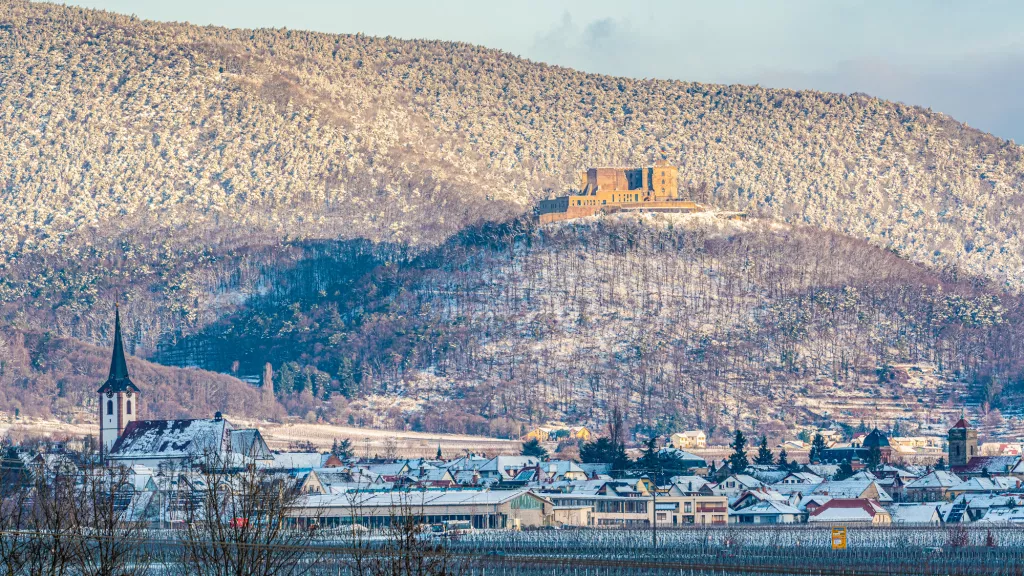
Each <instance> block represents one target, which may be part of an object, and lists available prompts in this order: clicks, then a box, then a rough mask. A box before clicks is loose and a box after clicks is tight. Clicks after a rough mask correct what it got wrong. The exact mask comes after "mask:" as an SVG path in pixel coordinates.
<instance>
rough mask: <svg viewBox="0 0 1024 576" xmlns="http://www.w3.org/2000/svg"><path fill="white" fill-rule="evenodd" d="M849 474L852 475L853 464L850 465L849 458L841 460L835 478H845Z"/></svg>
mask: <svg viewBox="0 0 1024 576" xmlns="http://www.w3.org/2000/svg"><path fill="white" fill-rule="evenodd" d="M850 476H853V466H851V465H850V461H849V460H843V462H842V463H841V464H839V472H836V477H835V478H834V479H835V480H846V479H847V478H849V477H850Z"/></svg>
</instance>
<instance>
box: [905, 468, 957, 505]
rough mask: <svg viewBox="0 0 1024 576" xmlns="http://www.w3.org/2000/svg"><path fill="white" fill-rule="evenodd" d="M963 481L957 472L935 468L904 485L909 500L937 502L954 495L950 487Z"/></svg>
mask: <svg viewBox="0 0 1024 576" xmlns="http://www.w3.org/2000/svg"><path fill="white" fill-rule="evenodd" d="M961 482H963V480H961V479H960V477H958V476H957V475H956V474H953V473H952V472H949V471H947V470H933V471H931V472H929V473H928V474H925V475H924V476H922V477H920V478H918V479H917V480H912V481H910V482H908V483H907V484H906V485H905V486H904V487H903V493H904V495H905V496H906V499H907V500H912V501H917V502H926V501H927V502H935V501H939V500H948V499H950V498H951V497H952V496H951V495H950V494H948V492H949V489H950V488H952V487H953V486H956V485H958V484H960V483H961Z"/></svg>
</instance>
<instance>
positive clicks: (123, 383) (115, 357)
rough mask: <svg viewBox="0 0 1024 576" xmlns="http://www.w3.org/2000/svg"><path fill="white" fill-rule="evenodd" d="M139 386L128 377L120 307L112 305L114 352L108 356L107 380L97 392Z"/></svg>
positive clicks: (134, 389) (136, 390) (130, 388)
mask: <svg viewBox="0 0 1024 576" xmlns="http://www.w3.org/2000/svg"><path fill="white" fill-rule="evenodd" d="M125 390H132V391H134V392H138V391H139V388H138V387H137V386H136V385H135V384H134V383H133V382H132V381H131V378H129V377H128V362H127V361H125V358H124V342H122V340H121V309H120V308H119V307H117V306H116V305H115V306H114V352H113V354H112V355H111V357H110V373H109V374H108V376H107V381H106V382H104V383H103V386H101V387H100V389H99V390H97V392H124V391H125Z"/></svg>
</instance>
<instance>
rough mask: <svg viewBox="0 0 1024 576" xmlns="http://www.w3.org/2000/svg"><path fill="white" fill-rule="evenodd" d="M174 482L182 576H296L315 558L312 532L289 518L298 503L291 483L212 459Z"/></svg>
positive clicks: (246, 465)
mask: <svg viewBox="0 0 1024 576" xmlns="http://www.w3.org/2000/svg"><path fill="white" fill-rule="evenodd" d="M181 478H182V479H181V481H179V483H178V486H179V487H178V490H179V491H180V492H181V493H180V494H179V495H178V498H179V501H180V502H181V503H182V508H183V510H182V511H183V513H184V520H185V522H184V528H182V529H181V533H180V535H179V536H180V539H181V543H182V547H183V552H184V554H183V558H182V560H181V563H180V567H181V570H182V573H183V574H188V575H189V576H301V575H303V574H307V573H309V572H310V571H311V570H312V569H313V568H315V567H316V566H317V565H318V564H319V562H320V560H321V559H322V557H323V552H322V549H321V548H319V547H318V546H317V544H318V542H319V536H318V532H317V531H316V530H315V529H313V528H312V527H308V526H304V525H301V524H299V523H296V522H294V521H293V520H294V518H292V517H290V516H289V512H290V511H291V510H293V509H294V508H295V505H296V504H297V503H298V501H299V499H300V498H302V494H301V493H300V492H299V490H298V489H297V487H296V486H295V484H294V479H292V478H290V477H288V476H277V475H272V474H269V473H267V472H265V471H263V470H260V469H258V468H257V467H256V465H255V463H254V462H253V461H252V460H244V461H242V460H239V461H237V462H236V461H232V460H230V459H229V458H225V457H220V456H218V455H210V456H208V457H203V458H201V459H200V461H199V465H198V466H197V467H196V468H195V469H194V471H192V472H183V473H182V475H181Z"/></svg>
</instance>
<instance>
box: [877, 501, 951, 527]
mask: <svg viewBox="0 0 1024 576" xmlns="http://www.w3.org/2000/svg"><path fill="white" fill-rule="evenodd" d="M889 514H891V515H892V523H893V524H921V525H923V524H941V523H942V516H941V515H939V505H938V504H936V503H934V502H931V503H929V502H923V503H917V504H894V505H892V506H890V507H889Z"/></svg>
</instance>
